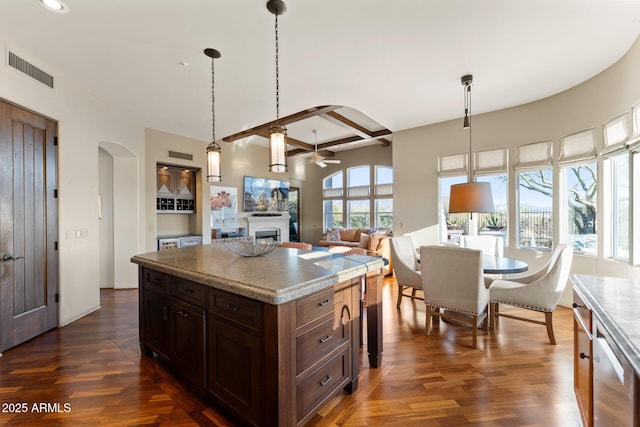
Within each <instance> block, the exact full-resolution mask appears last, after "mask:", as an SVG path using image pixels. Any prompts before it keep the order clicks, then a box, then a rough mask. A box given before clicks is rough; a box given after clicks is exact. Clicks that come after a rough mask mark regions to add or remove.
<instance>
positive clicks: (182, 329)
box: [170, 301, 205, 387]
mask: <svg viewBox="0 0 640 427" xmlns="http://www.w3.org/2000/svg"><path fill="white" fill-rule="evenodd" d="M170 313H171V329H170V331H171V341H170V342H171V364H172V365H174V366H175V367H176V368H177V369H178V370H179V371H180V373H181V374H182V375H183V376H184V377H185V378H187V379H188V380H189V381H191V382H193V383H194V384H195V385H197V386H199V387H204V380H205V378H204V363H205V348H204V343H205V311H204V310H203V309H201V308H198V307H195V306H192V305H190V304H187V303H182V302H178V301H172V302H171V309H170Z"/></svg>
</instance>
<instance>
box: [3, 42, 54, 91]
mask: <svg viewBox="0 0 640 427" xmlns="http://www.w3.org/2000/svg"><path fill="white" fill-rule="evenodd" d="M9 66H10V67H12V68H15V69H16V70H18V71H20V72H21V73H24V74H26V75H27V76H29V77H31V78H32V79H36V80H37V81H39V82H40V83H42V84H44V85H46V86H49V87H50V88H51V89H53V76H52V75H51V74H49V73H46V72H44V71H42V70H41V69H40V68H38V67H36V66H35V65H33V64H32V63H30V62H28V61H25V60H24V59H22V58H20V57H19V56H18V55H16V54H15V53H13V52H11V51H9Z"/></svg>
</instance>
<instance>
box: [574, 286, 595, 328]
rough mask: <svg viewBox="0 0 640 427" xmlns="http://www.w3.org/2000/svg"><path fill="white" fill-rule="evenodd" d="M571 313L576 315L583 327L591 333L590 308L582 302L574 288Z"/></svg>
mask: <svg viewBox="0 0 640 427" xmlns="http://www.w3.org/2000/svg"><path fill="white" fill-rule="evenodd" d="M572 306H573V313H574V315H575V316H576V320H581V321H582V325H583V328H584V329H585V330H586V331H587V332H588V333H589V334H591V332H592V325H591V309H590V308H589V306H588V305H587V304H586V303H585V302H584V300H583V299H582V297H581V296H580V294H579V293H578V292H576V291H575V290H574V291H573V304H572Z"/></svg>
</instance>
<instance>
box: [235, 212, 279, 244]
mask: <svg viewBox="0 0 640 427" xmlns="http://www.w3.org/2000/svg"><path fill="white" fill-rule="evenodd" d="M289 218H290V216H289V213H288V212H282V213H277V214H270V215H258V216H254V215H251V216H248V217H245V218H244V219H245V220H246V221H247V225H248V227H247V235H249V236H254V237H255V238H256V240H259V239H263V238H264V237H260V236H261V235H264V234H263V233H268V234H267V235H266V236H267V238H271V239H275V240H277V241H279V242H288V241H289ZM274 235H275V236H274Z"/></svg>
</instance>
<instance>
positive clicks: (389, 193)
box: [374, 166, 393, 229]
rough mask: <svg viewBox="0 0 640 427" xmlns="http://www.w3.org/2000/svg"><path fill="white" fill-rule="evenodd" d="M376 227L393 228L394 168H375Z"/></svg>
mask: <svg viewBox="0 0 640 427" xmlns="http://www.w3.org/2000/svg"><path fill="white" fill-rule="evenodd" d="M375 174H376V176H375V210H374V212H375V219H374V226H375V227H385V228H388V229H392V228H393V168H390V167H388V166H376V167H375Z"/></svg>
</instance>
